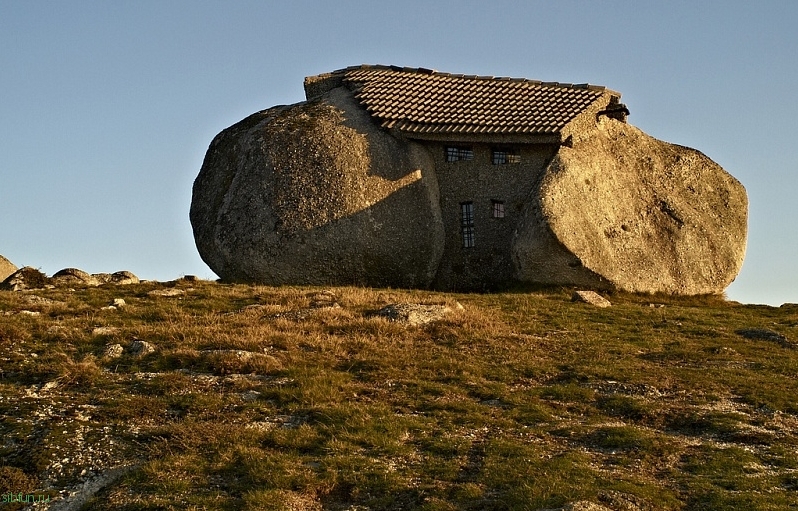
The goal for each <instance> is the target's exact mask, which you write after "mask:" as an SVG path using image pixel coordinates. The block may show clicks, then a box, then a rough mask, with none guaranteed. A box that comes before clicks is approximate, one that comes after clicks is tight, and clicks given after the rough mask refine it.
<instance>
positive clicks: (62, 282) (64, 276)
mask: <svg viewBox="0 0 798 511" xmlns="http://www.w3.org/2000/svg"><path fill="white" fill-rule="evenodd" d="M50 280H51V282H52V283H53V284H54V285H56V286H64V287H67V286H70V287H71V286H74V287H94V286H99V285H100V284H102V282H101V281H100V280H99V279H98V278H97V277H95V276H94V275H90V274H89V273H86V272H85V271H83V270H79V269H77V268H64V269H63V270H61V271H58V272H56V273H55V274H54V275H53V276H52V277H51V278H50Z"/></svg>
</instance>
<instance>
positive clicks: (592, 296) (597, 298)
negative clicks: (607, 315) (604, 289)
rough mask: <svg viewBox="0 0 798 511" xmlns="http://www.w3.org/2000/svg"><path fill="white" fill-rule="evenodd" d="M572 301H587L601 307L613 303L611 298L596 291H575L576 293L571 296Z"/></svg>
mask: <svg viewBox="0 0 798 511" xmlns="http://www.w3.org/2000/svg"><path fill="white" fill-rule="evenodd" d="M571 301H572V302H582V303H587V304H590V305H594V306H596V307H601V308H604V307H609V306H611V305H612V303H610V301H609V300H607V299H606V298H604V297H603V296H601V295H600V294H598V293H596V292H595V291H574V294H573V295H572V296H571Z"/></svg>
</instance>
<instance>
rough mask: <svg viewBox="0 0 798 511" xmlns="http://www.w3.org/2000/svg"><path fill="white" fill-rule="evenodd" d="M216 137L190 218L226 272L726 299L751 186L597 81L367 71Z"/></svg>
mask: <svg viewBox="0 0 798 511" xmlns="http://www.w3.org/2000/svg"><path fill="white" fill-rule="evenodd" d="M305 89H306V95H307V99H308V100H307V101H306V102H303V103H299V104H297V105H291V106H287V107H275V108H272V109H269V110H264V111H262V112H259V113H257V114H254V115H253V116H250V117H249V118H247V119H245V120H243V121H241V122H240V123H238V124H236V125H234V126H231V127H230V128H228V129H226V130H224V131H223V132H222V133H220V134H219V135H218V136H217V137H216V138H215V139H214V141H213V142H212V144H211V147H210V148H209V150H208V153H207V155H206V158H205V162H204V163H203V167H202V169H201V171H200V174H199V176H198V177H197V180H196V181H195V183H194V193H193V198H192V206H191V215H190V216H191V222H192V226H193V228H194V235H195V239H196V242H197V247H198V249H199V251H200V255H201V256H202V257H203V259H204V260H205V261H206V262H207V263H208V265H209V266H210V267H211V269H213V270H214V271H215V272H216V273H217V274H218V275H219V276H220V277H221V278H222V279H223V280H229V281H247V282H259V283H266V284H321V285H323V284H357V285H370V286H398V287H434V288H438V289H446V290H458V291H464V290H490V289H501V288H505V287H507V286H509V285H512V284H514V283H519V282H534V283H544V284H565V285H578V286H583V287H590V288H594V289H623V290H628V291H634V292H664V293H676V294H701V293H720V292H722V291H723V289H725V287H726V286H728V284H729V283H730V282H731V281H732V280H733V279H734V277H735V276H736V275H737V273H738V272H739V269H740V267H741V265H742V260H743V257H744V254H745V240H746V223H747V198H746V194H745V190H744V188H743V187H742V185H740V183H739V182H737V181H736V180H735V179H734V178H733V177H731V176H730V175H728V174H727V173H726V172H725V171H724V170H723V169H721V168H720V167H719V166H718V165H717V164H715V163H714V162H712V161H711V160H710V159H709V158H707V157H706V156H704V155H703V154H701V153H700V152H698V151H695V150H693V149H689V148H685V147H682V146H676V145H673V144H668V143H665V142H662V141H659V140H656V139H653V138H652V137H649V136H648V135H645V134H644V133H642V132H641V131H640V130H638V129H636V128H634V127H632V126H630V125H628V124H626V122H625V121H626V116H627V115H628V113H629V112H628V110H627V109H626V107H625V106H624V105H623V104H621V103H620V101H619V99H620V94H618V93H617V92H614V91H610V90H607V89H604V88H602V87H594V86H588V85H569V84H541V83H540V82H532V81H528V80H507V79H493V78H490V77H468V76H462V75H448V74H443V73H435V72H432V71H429V70H419V69H405V68H385V67H368V66H362V67H357V68H347V69H345V70H341V71H337V72H334V73H330V74H326V75H319V76H317V77H309V78H307V79H306V81H305Z"/></svg>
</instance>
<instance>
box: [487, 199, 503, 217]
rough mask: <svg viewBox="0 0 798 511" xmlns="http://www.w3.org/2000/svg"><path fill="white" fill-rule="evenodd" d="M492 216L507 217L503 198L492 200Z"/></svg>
mask: <svg viewBox="0 0 798 511" xmlns="http://www.w3.org/2000/svg"><path fill="white" fill-rule="evenodd" d="M490 216H491V217H492V218H505V217H506V216H507V210H506V209H505V207H504V201H503V200H495V199H493V200H491V201H490Z"/></svg>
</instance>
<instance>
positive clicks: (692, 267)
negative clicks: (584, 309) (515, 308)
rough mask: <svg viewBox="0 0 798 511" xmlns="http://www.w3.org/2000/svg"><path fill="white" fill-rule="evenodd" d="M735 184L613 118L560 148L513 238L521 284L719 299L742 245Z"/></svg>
mask: <svg viewBox="0 0 798 511" xmlns="http://www.w3.org/2000/svg"><path fill="white" fill-rule="evenodd" d="M747 211H748V199H747V196H746V192H745V189H744V188H743V186H742V185H741V184H740V183H739V182H738V181H737V180H736V179H734V178H733V177H732V176H731V175H729V174H728V173H726V172H725V171H724V170H723V169H722V168H721V167H720V166H719V165H717V164H716V163H715V162H713V161H712V160H710V159H709V158H707V157H706V156H705V155H703V154H702V153H700V152H699V151H696V150H694V149H689V148H687V147H682V146H678V145H674V144H669V143H666V142H662V141H660V140H657V139H655V138H653V137H651V136H649V135H646V134H645V133H643V132H642V131H640V130H639V129H637V128H635V127H634V126H630V125H628V124H624V123H621V122H618V121H615V120H613V119H603V120H602V121H601V122H600V123H599V126H598V129H597V130H594V131H592V132H591V133H590V135H589V136H587V137H586V138H585V139H584V140H580V141H577V142H576V143H575V144H574V146H573V147H572V148H568V147H562V148H561V149H560V150H559V152H558V154H557V156H556V157H555V158H554V160H553V161H552V162H551V163H550V165H549V166H548V168H547V169H546V171H545V172H544V174H543V176H542V178H541V180H540V183H539V186H538V187H537V191H536V197H535V198H534V199H533V200H532V201H531V202H530V205H529V206H528V207H527V211H526V212H525V217H524V219H523V221H522V223H521V226H520V228H519V229H518V231H517V233H516V237H515V240H514V244H513V257H514V262H515V265H516V271H517V274H518V277H519V279H520V280H526V281H533V282H550V283H551V282H558V283H563V284H574V283H576V284H580V285H581V284H585V285H589V286H592V287H595V288H615V289H622V290H626V291H632V292H646V293H656V292H661V293H671V294H684V295H695V294H718V293H722V292H723V290H724V289H725V288H726V287H727V286H728V285H729V284H730V283H731V282H732V281H733V280H734V278H735V277H736V276H737V274H738V272H739V271H740V268H741V266H742V263H743V258H744V256H745V246H746V231H747Z"/></svg>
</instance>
